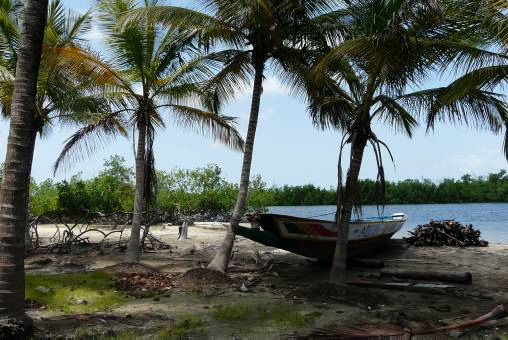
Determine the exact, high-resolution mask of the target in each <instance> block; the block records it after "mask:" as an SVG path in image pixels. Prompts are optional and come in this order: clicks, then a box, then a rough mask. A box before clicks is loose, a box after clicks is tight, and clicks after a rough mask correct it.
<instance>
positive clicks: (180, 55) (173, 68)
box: [55, 0, 243, 262]
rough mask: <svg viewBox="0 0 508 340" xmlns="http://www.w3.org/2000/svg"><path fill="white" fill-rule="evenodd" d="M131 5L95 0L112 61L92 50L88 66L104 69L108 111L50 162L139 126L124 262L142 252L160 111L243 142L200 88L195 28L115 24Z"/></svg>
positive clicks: (203, 72)
mask: <svg viewBox="0 0 508 340" xmlns="http://www.w3.org/2000/svg"><path fill="white" fill-rule="evenodd" d="M156 3H157V1H155V0H151V1H149V0H147V1H145V2H144V6H143V8H145V9H149V8H154V7H155V5H156ZM135 8H136V2H135V1H132V0H104V1H99V3H98V10H99V13H100V20H101V23H102V26H103V28H104V30H105V31H106V33H107V36H108V43H109V46H110V53H111V56H112V62H110V63H106V62H104V61H102V60H101V58H99V57H98V56H96V57H94V58H90V59H89V60H88V62H87V63H86V64H87V65H81V67H84V68H86V69H93V70H95V71H96V72H98V73H102V74H103V75H104V82H103V85H104V86H105V87H104V89H103V90H102V92H101V95H102V96H103V97H104V98H105V99H106V100H107V101H108V102H109V103H110V105H111V107H112V110H111V112H110V113H108V114H105V115H102V116H99V117H97V120H96V121H94V122H93V123H92V124H90V125H87V126H85V127H83V128H81V129H80V130H78V131H77V132H76V133H75V134H74V135H73V136H72V137H70V138H69V140H68V141H67V143H66V145H65V147H64V149H63V151H62V154H61V155H60V157H59V158H58V160H57V162H56V164H55V170H56V169H57V168H58V167H59V166H60V164H61V163H62V161H64V160H65V159H67V158H68V157H67V156H69V155H72V154H73V153H72V151H73V150H76V151H78V153H77V155H79V154H80V153H79V151H83V150H80V149H81V148H83V147H84V148H85V150H86V151H91V150H93V149H94V147H95V146H96V144H90V143H91V142H92V143H93V140H92V139H95V140H97V138H99V141H101V139H102V138H103V137H105V136H108V137H111V136H114V135H115V134H117V133H118V132H120V133H121V134H124V135H125V134H126V133H127V131H129V130H131V129H132V130H135V131H136V132H137V149H136V154H135V158H136V166H135V168H136V184H135V186H136V191H135V198H134V213H133V219H132V229H131V235H130V238H129V243H128V249H127V256H126V260H127V262H138V261H139V257H140V249H139V243H140V228H141V218H142V212H143V209H144V208H145V206H146V205H147V204H149V203H150V202H151V200H152V198H153V197H154V196H153V193H152V188H153V185H154V180H155V172H154V154H153V143H154V138H155V132H156V129H157V128H162V127H164V126H165V123H164V122H165V120H166V116H168V117H169V116H171V117H172V118H173V122H174V123H175V124H176V125H179V126H181V127H183V128H186V129H191V130H195V131H197V132H201V133H203V134H211V135H212V136H213V137H214V138H215V139H216V140H218V141H220V142H222V143H224V144H226V145H228V146H230V147H232V148H234V149H236V150H242V149H243V140H242V138H241V136H240V135H239V133H238V132H237V131H236V129H235V120H234V119H233V118H232V117H228V116H223V115H220V114H218V112H217V111H218V107H217V106H216V105H215V100H214V98H213V93H210V91H205V90H203V89H202V88H201V86H200V83H201V82H202V81H203V79H205V78H206V77H208V76H209V74H210V67H211V66H213V65H211V64H210V62H206V60H205V59H203V58H201V57H200V53H201V48H200V46H199V41H197V39H196V34H193V33H189V32H182V31H180V30H176V29H168V30H163V29H161V28H160V27H158V26H157V25H156V23H155V21H153V20H144V21H138V22H132V23H130V24H128V25H126V26H125V27H124V28H123V29H121V30H117V29H116V27H115V26H116V24H117V22H118V20H119V19H120V18H121V17H122V16H123V15H124V14H125V13H126V12H128V11H132V10H134V9H135Z"/></svg>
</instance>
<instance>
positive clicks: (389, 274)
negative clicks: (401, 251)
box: [381, 269, 473, 284]
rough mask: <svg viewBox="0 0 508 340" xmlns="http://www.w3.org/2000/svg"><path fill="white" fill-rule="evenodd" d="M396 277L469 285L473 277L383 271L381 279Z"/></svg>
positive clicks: (466, 274) (438, 273) (395, 270)
mask: <svg viewBox="0 0 508 340" xmlns="http://www.w3.org/2000/svg"><path fill="white" fill-rule="evenodd" d="M392 276H395V277H398V278H401V279H413V280H431V281H446V282H454V283H467V284H469V283H471V281H472V279H473V276H472V275H471V273H469V272H452V271H432V270H402V269H383V270H381V277H392Z"/></svg>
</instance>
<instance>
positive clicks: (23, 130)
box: [0, 0, 48, 338]
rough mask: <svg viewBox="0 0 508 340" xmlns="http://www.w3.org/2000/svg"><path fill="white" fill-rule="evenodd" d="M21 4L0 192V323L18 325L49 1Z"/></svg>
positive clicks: (21, 311)
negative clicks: (16, 54) (34, 128)
mask: <svg viewBox="0 0 508 340" xmlns="http://www.w3.org/2000/svg"><path fill="white" fill-rule="evenodd" d="M25 4H26V5H25V10H24V17H23V23H22V27H21V43H20V51H19V54H18V61H17V65H16V80H15V82H14V94H13V98H12V107H11V112H12V115H11V121H10V128H9V138H8V142H7V153H6V157H5V163H4V178H3V182H2V185H1V189H0V320H6V319H17V320H21V321H23V319H24V318H25V272H24V267H23V262H24V261H23V260H24V253H25V243H24V235H25V227H26V222H27V221H26V218H27V212H26V208H27V202H26V200H27V198H28V195H27V192H26V191H27V188H28V184H29V181H30V170H31V163H32V159H33V150H34V148H33V141H34V139H33V138H31V136H32V131H33V124H34V117H35V97H36V94H37V76H38V73H39V65H40V60H41V51H42V41H43V38H44V26H45V24H46V15H47V7H48V1H47V0H30V1H27V2H26V3H25ZM2 337H3V335H2V334H0V338H2Z"/></svg>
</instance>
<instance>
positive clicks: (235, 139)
mask: <svg viewBox="0 0 508 340" xmlns="http://www.w3.org/2000/svg"><path fill="white" fill-rule="evenodd" d="M165 107H168V108H170V109H171V111H172V113H173V116H174V118H175V119H174V122H175V124H176V125H178V126H181V127H184V128H186V129H191V130H194V131H195V132H197V133H200V134H202V135H205V136H206V135H209V136H211V137H212V138H214V139H215V140H216V141H217V142H220V143H222V144H224V145H227V146H228V147H230V148H232V149H234V150H237V151H243V146H244V141H243V138H242V137H241V136H240V133H239V132H238V131H237V129H236V127H235V126H236V119H235V118H234V117H229V116H224V115H219V114H216V113H212V112H207V111H203V110H200V109H196V108H193V107H188V106H182V105H165Z"/></svg>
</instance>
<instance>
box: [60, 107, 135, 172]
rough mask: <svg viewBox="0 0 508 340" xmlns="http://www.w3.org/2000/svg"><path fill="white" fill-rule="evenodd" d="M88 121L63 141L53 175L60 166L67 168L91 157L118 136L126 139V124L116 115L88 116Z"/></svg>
mask: <svg viewBox="0 0 508 340" xmlns="http://www.w3.org/2000/svg"><path fill="white" fill-rule="evenodd" d="M88 120H89V121H90V123H89V124H88V125H86V126H84V127H82V128H81V129H79V130H78V131H77V132H76V133H74V134H73V135H72V136H71V137H70V138H68V139H67V140H66V141H65V145H64V147H63V150H62V152H61V153H60V155H59V156H58V158H57V160H56V161H55V163H54V165H53V172H54V173H55V174H56V172H57V171H58V170H59V169H60V168H61V167H62V166H69V165H70V164H71V163H73V164H74V163H75V161H78V160H82V159H83V158H85V157H87V156H90V155H92V154H93V153H94V152H95V151H96V150H97V148H98V147H99V146H100V145H106V143H107V142H108V141H109V140H110V139H112V138H115V137H117V136H118V135H119V134H120V135H122V136H125V137H127V134H128V133H127V127H126V124H125V122H124V121H123V120H122V119H120V118H119V117H118V115H117V114H116V113H110V114H106V115H104V114H99V115H97V114H96V115H89V117H88Z"/></svg>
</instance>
